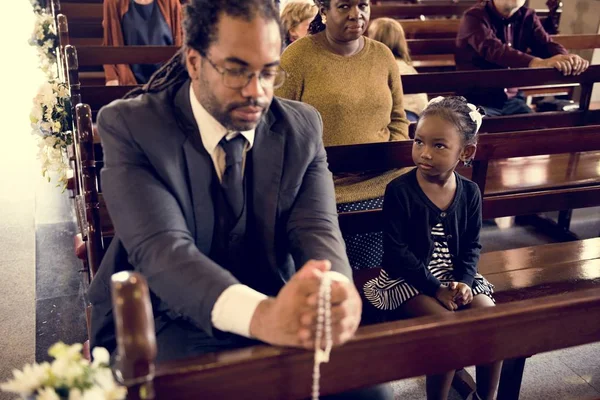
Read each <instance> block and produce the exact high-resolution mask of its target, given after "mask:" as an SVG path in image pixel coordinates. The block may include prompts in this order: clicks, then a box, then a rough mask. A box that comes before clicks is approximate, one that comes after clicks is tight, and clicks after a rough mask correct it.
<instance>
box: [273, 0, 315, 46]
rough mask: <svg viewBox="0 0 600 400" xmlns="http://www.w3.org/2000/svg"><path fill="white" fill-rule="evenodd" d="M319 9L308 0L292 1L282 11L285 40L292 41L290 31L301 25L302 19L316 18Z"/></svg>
mask: <svg viewBox="0 0 600 400" xmlns="http://www.w3.org/2000/svg"><path fill="white" fill-rule="evenodd" d="M318 12H319V9H318V7H317V6H316V5H314V4H312V3H309V2H308V1H290V2H289V3H287V4H286V5H285V7H284V8H283V10H282V11H281V24H282V25H283V29H284V32H285V40H286V41H287V42H290V41H291V37H290V31H291V30H292V29H294V28H295V27H297V26H298V25H300V23H301V22H302V21H306V20H307V19H312V18H314V17H315V16H316V15H317V13H318Z"/></svg>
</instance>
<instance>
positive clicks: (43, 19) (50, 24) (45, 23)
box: [29, 6, 58, 79]
mask: <svg viewBox="0 0 600 400" xmlns="http://www.w3.org/2000/svg"><path fill="white" fill-rule="evenodd" d="M38 7H39V6H38ZM34 9H35V6H34ZM35 10H37V9H35ZM36 12H37V15H36V20H35V25H34V29H33V33H32V35H31V38H30V39H29V44H30V45H31V46H36V47H37V52H38V57H39V60H40V69H41V70H42V71H44V73H46V75H48V77H49V78H51V79H52V78H54V77H55V76H56V68H57V64H56V52H57V48H58V35H57V34H56V26H55V25H54V17H53V16H52V14H49V13H47V12H46V11H45V10H43V9H39V11H36Z"/></svg>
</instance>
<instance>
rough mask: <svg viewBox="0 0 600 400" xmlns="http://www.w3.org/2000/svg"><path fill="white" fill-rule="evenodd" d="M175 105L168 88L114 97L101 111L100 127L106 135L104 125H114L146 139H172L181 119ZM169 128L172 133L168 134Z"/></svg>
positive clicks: (115, 127) (117, 128)
mask: <svg viewBox="0 0 600 400" xmlns="http://www.w3.org/2000/svg"><path fill="white" fill-rule="evenodd" d="M171 109H172V103H171V101H169V95H168V93H167V91H160V92H157V93H144V94H140V95H137V96H134V97H131V98H127V99H119V100H114V101H113V102H111V103H110V104H108V105H106V106H104V107H102V108H101V109H100V111H99V112H98V117H97V123H98V127H99V129H98V131H99V132H100V134H101V135H102V132H103V129H102V127H105V126H112V127H113V131H118V132H124V131H127V132H129V134H130V135H132V136H134V137H136V138H137V137H138V136H139V139H140V140H143V141H152V140H157V138H159V137H163V136H168V137H170V138H171V140H172V139H173V138H174V136H175V135H174V134H173V133H174V132H176V130H175V129H173V127H174V126H175V125H176V124H177V123H176V121H175V118H174V115H173V113H172V112H171ZM167 131H168V132H171V134H170V135H164V133H165V132H167Z"/></svg>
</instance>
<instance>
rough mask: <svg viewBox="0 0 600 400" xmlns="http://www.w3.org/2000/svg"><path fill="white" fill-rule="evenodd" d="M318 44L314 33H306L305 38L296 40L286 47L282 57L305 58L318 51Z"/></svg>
mask: <svg viewBox="0 0 600 400" xmlns="http://www.w3.org/2000/svg"><path fill="white" fill-rule="evenodd" d="M317 48H318V44H317V42H316V37H315V36H314V35H306V36H304V37H303V38H300V39H298V40H294V41H293V42H292V43H290V45H289V46H287V47H286V48H285V50H284V51H283V53H282V54H281V59H282V60H284V59H290V58H293V59H294V60H295V59H303V58H307V57H308V58H310V57H312V54H313V53H315V52H316V51H317Z"/></svg>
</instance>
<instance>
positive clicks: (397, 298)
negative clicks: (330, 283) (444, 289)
mask: <svg viewBox="0 0 600 400" xmlns="http://www.w3.org/2000/svg"><path fill="white" fill-rule="evenodd" d="M431 236H432V238H433V241H434V249H433V253H432V255H431V260H430V261H429V264H428V266H427V267H428V269H429V271H431V274H432V275H433V276H435V277H436V278H437V279H438V280H439V281H440V282H441V283H442V284H450V283H451V282H453V281H455V278H454V274H453V266H452V257H451V255H450V250H449V249H448V242H446V234H445V233H444V227H443V225H442V224H441V223H439V224H437V225H435V226H434V227H433V228H432V229H431ZM363 289H364V293H365V297H366V298H367V300H369V302H370V303H371V304H373V306H375V307H376V308H378V309H381V310H394V309H396V308H398V307H399V306H400V305H402V304H403V303H405V302H406V301H408V300H409V299H411V298H413V297H415V296H416V295H418V294H419V291H418V290H417V289H416V288H415V287H414V286H412V285H411V284H410V283H408V282H407V281H406V280H404V278H398V279H392V278H390V277H389V276H388V274H387V273H386V272H385V270H384V269H382V270H381V273H380V274H379V276H378V277H377V278H374V279H371V280H369V281H367V283H365V285H364V287H363ZM471 289H472V290H473V296H477V295H478V294H485V295H486V296H489V297H490V298H491V299H492V300H494V298H493V296H492V294H493V293H494V285H492V284H491V283H489V282H488V281H487V280H486V279H485V278H484V277H483V276H482V275H481V274H479V273H478V274H476V275H475V279H474V280H473V286H472V288H471Z"/></svg>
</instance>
